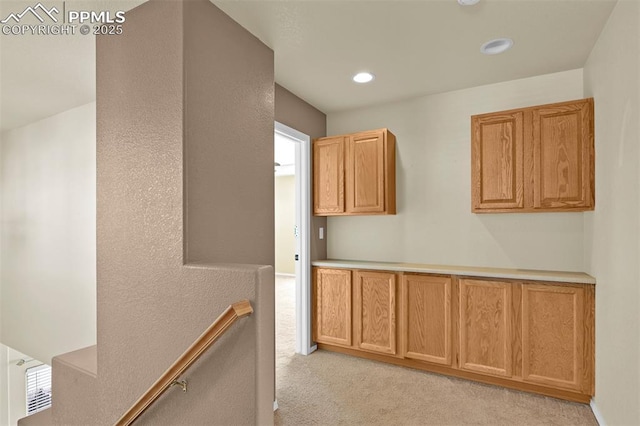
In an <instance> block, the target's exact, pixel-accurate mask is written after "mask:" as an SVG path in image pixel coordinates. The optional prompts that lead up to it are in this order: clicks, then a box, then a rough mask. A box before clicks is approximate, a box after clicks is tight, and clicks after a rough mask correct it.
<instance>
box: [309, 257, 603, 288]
mask: <svg viewBox="0 0 640 426" xmlns="http://www.w3.org/2000/svg"><path fill="white" fill-rule="evenodd" d="M311 265H312V266H321V267H325V268H352V269H369V270H379V271H393V272H413V273H424V274H442V275H460V276H470V277H480V278H505V279H516V280H526V281H550V282H559V283H571V284H595V283H596V279H595V278H594V277H592V276H591V275H588V274H586V273H583V272H564V271H544V270H535V269H508V268H487V267H470V266H453V265H429V264H419V263H395V262H372V261H358V260H338V259H326V260H314V261H312V262H311Z"/></svg>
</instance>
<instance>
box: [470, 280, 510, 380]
mask: <svg viewBox="0 0 640 426" xmlns="http://www.w3.org/2000/svg"><path fill="white" fill-rule="evenodd" d="M459 307H460V308H459V309H460V332H459V333H460V343H459V348H460V368H461V369H463V370H469V371H473V372H477V373H485V374H491V375H494V376H502V377H511V375H512V359H511V350H512V349H511V348H512V336H511V285H510V284H509V283H504V282H494V281H484V280H471V279H461V280H460V302H459Z"/></svg>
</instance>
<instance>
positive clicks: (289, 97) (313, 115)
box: [275, 84, 327, 260]
mask: <svg viewBox="0 0 640 426" xmlns="http://www.w3.org/2000/svg"><path fill="white" fill-rule="evenodd" d="M275 96H276V102H275V115H276V121H277V122H279V123H282V124H284V125H287V126H289V127H291V128H293V129H296V130H298V131H300V132H302V133H304V134H306V135H309V136H310V137H311V139H312V140H313V139H315V138H320V137H322V136H326V135H327V117H326V115H325V114H324V113H323V112H321V111H319V110H317V109H316V108H314V107H313V106H311V105H309V104H308V103H306V102H305V101H304V100H302V99H300V98H299V97H297V96H296V95H294V94H293V93H291V92H289V91H288V90H287V89H285V88H284V87H282V86H279V85H277V84H276V91H275ZM311 167H313V161H312V162H311ZM310 172H311V175H312V176H313V170H311V171H310ZM311 211H312V212H313V196H311ZM320 227H323V228H324V229H325V233H324V235H325V239H323V240H321V239H319V238H318V234H319V228H320ZM326 231H327V218H326V217H319V216H311V260H318V259H326V258H327V232H326Z"/></svg>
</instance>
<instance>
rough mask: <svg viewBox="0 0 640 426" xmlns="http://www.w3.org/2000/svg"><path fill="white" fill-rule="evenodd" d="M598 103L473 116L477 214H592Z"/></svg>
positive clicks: (473, 191)
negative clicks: (595, 111) (586, 211)
mask: <svg viewBox="0 0 640 426" xmlns="http://www.w3.org/2000/svg"><path fill="white" fill-rule="evenodd" d="M594 167H595V166H594V129H593V99H592V98H589V99H582V100H577V101H571V102H562V103H557V104H549V105H542V106H536V107H531V108H523V109H517V110H510V111H502V112H495V113H489V114H481V115H475V116H472V117H471V179H472V182H471V184H472V187H471V198H472V200H471V205H472V211H473V212H474V213H502V212H511V213H516V212H553V211H585V210H593V209H594V205H595V199H594V198H595V197H594Z"/></svg>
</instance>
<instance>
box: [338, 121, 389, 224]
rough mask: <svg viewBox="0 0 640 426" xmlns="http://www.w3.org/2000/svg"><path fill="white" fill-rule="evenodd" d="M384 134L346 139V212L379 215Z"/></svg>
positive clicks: (382, 177) (381, 132)
mask: <svg viewBox="0 0 640 426" xmlns="http://www.w3.org/2000/svg"><path fill="white" fill-rule="evenodd" d="M384 143H385V141H384V132H383V131H375V132H363V133H357V134H355V135H351V136H349V146H348V154H347V193H346V200H347V212H349V213H381V212H384V210H385V199H384V197H385V169H384V167H385V146H384Z"/></svg>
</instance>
